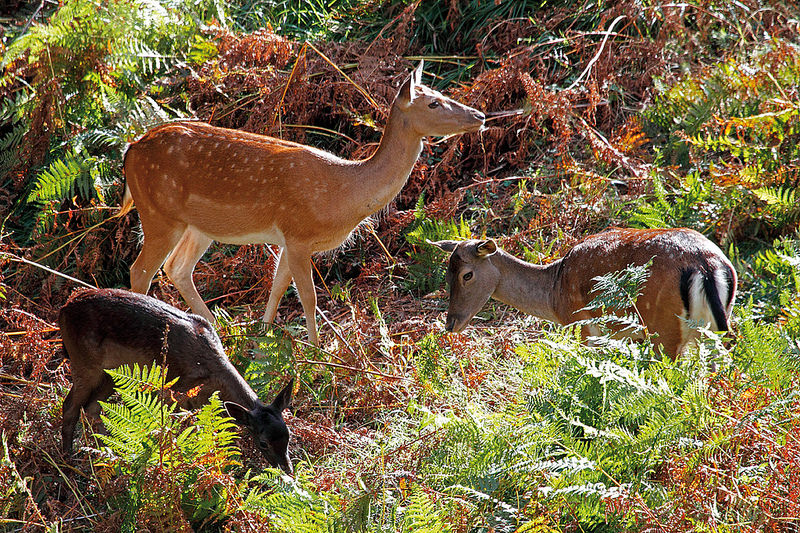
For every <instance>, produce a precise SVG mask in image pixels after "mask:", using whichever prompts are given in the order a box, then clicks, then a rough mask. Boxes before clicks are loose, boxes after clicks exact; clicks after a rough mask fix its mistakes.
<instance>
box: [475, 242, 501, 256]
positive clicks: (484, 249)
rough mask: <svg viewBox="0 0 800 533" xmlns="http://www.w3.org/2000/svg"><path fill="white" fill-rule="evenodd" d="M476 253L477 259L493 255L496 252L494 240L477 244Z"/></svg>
mask: <svg viewBox="0 0 800 533" xmlns="http://www.w3.org/2000/svg"><path fill="white" fill-rule="evenodd" d="M476 251H477V255H478V257H489V256H490V255H494V253H495V252H497V243H496V242H494V239H487V240H485V241H481V242H479V243H478V247H477V248H476Z"/></svg>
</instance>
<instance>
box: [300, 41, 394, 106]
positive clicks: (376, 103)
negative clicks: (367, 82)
mask: <svg viewBox="0 0 800 533" xmlns="http://www.w3.org/2000/svg"><path fill="white" fill-rule="evenodd" d="M306 45H308V46H309V48H311V49H312V50H314V51H315V52H316V53H318V54H319V55H320V57H322V59H324V60H325V61H327V62H328V64H329V65H330V66H332V67H333V68H335V69H336V71H337V72H338V73H339V74H341V75H342V76H344V79H346V80H347V81H349V82H350V83H352V84H353V87H355V88H356V89H357V90H358V92H360V93H361V94H363V95H364V98H366V99H367V101H368V102H369V103H370V104H372V106H373V107H374V108H375V110H376V111H380V112H383V107H381V106H380V105H378V102H376V101H375V100H374V99H373V98H372V96H370V94H369V93H368V92H367V91H366V90H365V89H364V88H363V87H361V86H360V85H359V84H357V83H356V82H355V81H353V79H352V78H351V77H350V76H348V75H347V74H345V73H344V71H343V70H342V69H340V68H339V67H338V66H337V65H336V63H334V62H333V61H331V60H330V59H329V58H328V56H326V55H325V54H323V53H322V52H321V51H320V49H319V48H317V47H316V46H314V45H313V44H312V43H310V42H307V43H306ZM303 46H305V45H303Z"/></svg>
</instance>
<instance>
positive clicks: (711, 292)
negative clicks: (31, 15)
mask: <svg viewBox="0 0 800 533" xmlns="http://www.w3.org/2000/svg"><path fill="white" fill-rule="evenodd" d="M729 283H730V282H729ZM703 288H704V289H705V293H706V301H707V302H708V305H709V307H710V308H711V314H712V315H714V322H716V323H717V327H716V330H717V331H728V315H727V314H726V313H725V308H724V307H723V305H722V299H721V298H720V297H719V291H718V290H717V283H716V280H715V279H714V271H713V270H710V271H709V272H707V273H704V274H703ZM729 292H730V293H733V291H729Z"/></svg>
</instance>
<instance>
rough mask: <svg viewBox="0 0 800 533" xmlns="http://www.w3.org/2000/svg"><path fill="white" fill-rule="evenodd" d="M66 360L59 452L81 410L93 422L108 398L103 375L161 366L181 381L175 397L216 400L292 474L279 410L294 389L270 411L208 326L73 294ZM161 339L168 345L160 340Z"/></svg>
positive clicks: (131, 303)
mask: <svg viewBox="0 0 800 533" xmlns="http://www.w3.org/2000/svg"><path fill="white" fill-rule="evenodd" d="M58 320H59V324H60V326H61V336H62V338H63V341H64V352H65V354H66V356H67V357H68V358H69V360H70V366H71V370H72V383H73V386H72V389H70V391H69V394H68V395H67V398H66V399H65V400H64V416H63V426H62V438H63V447H64V451H65V452H67V453H69V452H70V451H71V450H72V441H73V438H74V432H75V424H76V423H77V421H78V417H79V416H80V410H81V408H84V410H85V411H86V413H87V414H88V415H92V416H97V415H98V414H99V411H100V405H99V404H98V401H102V400H105V399H106V398H108V397H109V396H110V395H111V393H112V392H113V390H114V384H113V382H112V380H111V377H110V376H109V375H108V374H107V373H106V372H105V371H104V370H106V369H111V368H117V367H119V366H121V365H133V364H134V363H138V364H139V365H140V366H144V365H150V364H152V363H153V362H156V363H158V364H166V365H167V368H168V372H167V377H168V379H174V378H179V379H178V382H177V383H176V385H175V389H176V390H179V391H187V390H189V389H192V388H194V387H198V386H199V387H200V392H199V394H198V395H197V396H196V397H195V398H194V401H193V402H192V403H193V404H194V403H196V404H201V403H205V402H206V401H208V398H209V397H210V396H211V394H212V393H213V392H214V391H219V392H220V398H221V399H222V400H223V401H224V402H225V408H226V409H227V410H228V413H229V414H230V415H231V416H232V417H233V418H234V419H236V421H237V422H238V423H239V424H240V425H242V426H244V427H247V428H248V429H249V430H250V431H251V433H252V434H253V436H254V438H255V440H256V443H257V444H258V446H259V448H260V449H261V452H262V453H263V454H264V456H265V457H266V458H267V460H268V461H269V462H270V463H271V464H272V465H273V466H278V467H280V468H282V469H283V470H284V471H286V472H291V470H292V463H291V461H290V459H289V456H288V454H287V446H288V443H289V430H288V428H287V427H286V423H285V422H284V420H283V414H282V413H283V409H285V408H286V407H287V406H288V404H289V403H290V401H291V395H292V383H291V382H290V383H289V385H288V386H287V387H286V388H284V389H283V390H282V391H281V392H280V393H279V394H278V395H277V397H276V398H275V401H274V402H273V403H272V404H269V405H267V404H264V403H263V402H261V401H260V400H259V399H258V396H257V395H256V393H255V391H253V389H252V388H251V387H250V386H249V385H248V384H247V382H246V381H245V380H244V378H242V376H241V375H240V374H239V372H237V370H236V369H235V368H234V367H233V365H232V364H231V363H230V361H229V360H228V358H227V356H226V355H225V351H224V349H223V347H222V343H221V342H220V340H219V337H218V336H217V334H216V332H215V331H214V329H213V328H212V327H211V324H209V322H208V321H207V320H206V319H205V318H203V317H201V316H197V315H192V314H188V313H184V312H183V311H180V310H178V309H176V308H174V307H172V306H170V305H168V304H165V303H163V302H161V301H159V300H156V299H155V298H151V297H149V296H144V295H141V294H136V293H132V292H129V291H124V290H119V289H101V290H88V291H83V292H80V293H78V294H77V295H76V296H74V297H73V298H72V299H71V300H70V301H69V302H68V303H67V304H66V305H65V306H64V307H63V308H62V309H61V313H60V314H59V318H58ZM165 334H166V339H165Z"/></svg>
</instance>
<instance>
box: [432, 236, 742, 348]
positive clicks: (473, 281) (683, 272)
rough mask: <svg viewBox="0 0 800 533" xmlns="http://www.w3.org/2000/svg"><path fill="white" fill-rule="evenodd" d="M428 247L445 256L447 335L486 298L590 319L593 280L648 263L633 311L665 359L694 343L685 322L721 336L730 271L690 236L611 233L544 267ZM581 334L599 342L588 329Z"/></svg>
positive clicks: (475, 251) (730, 294) (731, 289)
mask: <svg viewBox="0 0 800 533" xmlns="http://www.w3.org/2000/svg"><path fill="white" fill-rule="evenodd" d="M432 244H435V245H436V246H438V247H439V248H441V249H442V250H445V251H447V252H452V253H451V254H450V263H449V265H448V268H447V283H448V285H449V286H450V304H449V307H448V310H447V322H446V324H445V328H446V329H447V331H454V332H460V331H462V330H463V329H464V328H465V327H466V326H467V324H468V323H469V321H470V319H471V318H472V317H473V316H475V313H477V312H478V311H480V309H481V307H483V305H484V304H485V303H486V302H487V301H488V300H489V298H490V297H493V298H495V299H497V300H500V301H501V302H503V303H506V304H508V305H510V306H512V307H516V308H517V309H519V310H521V311H524V312H525V313H528V314H531V315H534V316H537V317H539V318H543V319H546V320H551V321H553V322H557V323H559V324H562V325H566V324H571V323H573V322H576V321H578V320H585V319H588V318H591V317H594V316H597V315H598V314H599V311H589V310H586V309H584V307H586V306H587V305H588V304H589V302H591V300H592V299H593V298H594V294H593V287H594V284H595V281H594V280H593V278H595V277H596V276H602V275H604V274H608V273H611V272H615V271H618V270H623V269H625V268H627V267H628V266H629V265H643V264H645V263H647V262H648V261H649V260H650V259H651V258H652V259H653V263H652V266H651V268H650V276H649V278H648V279H647V281H646V282H645V283H644V286H643V287H642V289H641V293H640V296H639V298H638V300H637V303H636V307H637V310H638V312H639V315H640V316H641V318H642V320H643V322H644V326H646V327H647V329H648V330H649V331H650V332H651V333H656V334H658V342H660V343H661V344H662V345H663V349H664V351H665V353H666V354H667V355H669V356H670V357H672V358H673V359H674V358H675V357H677V356H678V355H679V354H680V353H681V352H682V351H683V349H684V348H685V347H686V345H687V344H688V343H689V342H691V341H693V340H695V339H696V338H697V331H696V330H694V329H692V328H690V327H689V325H688V324H687V323H686V320H685V319H689V320H693V321H698V322H702V323H706V324H711V327H712V328H713V329H715V330H717V331H727V330H728V317H729V316H730V314H731V309H732V307H733V300H734V296H735V294H736V271H735V270H734V269H733V266H732V265H731V263H730V261H728V259H727V258H726V257H725V255H724V254H723V253H722V251H721V250H720V249H719V247H717V246H716V245H715V244H714V243H712V242H711V241H709V240H708V239H706V238H705V237H703V235H701V234H700V233H698V232H696V231H693V230H690V229H686V228H679V229H619V228H615V229H611V230H608V231H605V232H603V233H598V234H596V235H591V236H589V237H587V238H585V239H584V240H582V241H581V242H579V243H578V244H576V245H575V246H574V247H573V248H572V249H570V250H569V251H568V252H567V254H566V255H565V256H564V257H563V258H561V259H559V260H557V261H554V262H552V263H550V264H548V265H534V264H531V263H526V262H525V261H522V260H520V259H517V258H516V257H513V256H512V255H510V254H508V253H506V252H504V251H503V250H501V249H499V248H498V247H497V244H496V243H495V241H493V240H491V239H490V240H467V241H461V242H457V241H439V242H435V243H432ZM581 332H582V334H583V336H584V337H586V336H588V335H597V334H599V331H598V330H597V328H596V327H594V326H591V325H589V326H583V327H582V328H581Z"/></svg>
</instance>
